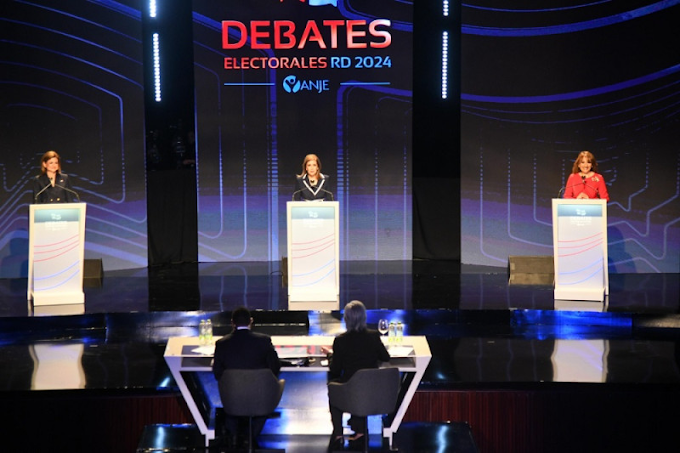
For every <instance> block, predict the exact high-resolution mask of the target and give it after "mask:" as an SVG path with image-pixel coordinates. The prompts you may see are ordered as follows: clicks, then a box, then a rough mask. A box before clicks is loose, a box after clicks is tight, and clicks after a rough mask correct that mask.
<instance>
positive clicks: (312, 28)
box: [298, 20, 326, 49]
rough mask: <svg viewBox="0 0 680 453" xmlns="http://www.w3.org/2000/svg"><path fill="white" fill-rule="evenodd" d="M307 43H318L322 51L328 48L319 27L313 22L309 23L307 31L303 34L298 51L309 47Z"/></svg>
mask: <svg viewBox="0 0 680 453" xmlns="http://www.w3.org/2000/svg"><path fill="white" fill-rule="evenodd" d="M307 41H316V43H317V44H318V45H319V47H320V48H321V49H325V48H326V43H325V42H324V41H323V36H321V32H320V31H319V27H318V26H317V25H316V22H314V21H313V20H309V21H307V25H306V26H305V31H304V32H303V33H302V38H300V44H298V49H303V48H304V47H305V46H306V45H307Z"/></svg>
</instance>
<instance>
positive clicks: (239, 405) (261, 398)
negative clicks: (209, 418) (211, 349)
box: [219, 368, 285, 452]
mask: <svg viewBox="0 0 680 453" xmlns="http://www.w3.org/2000/svg"><path fill="white" fill-rule="evenodd" d="M284 386H285V381H284V380H283V379H277V378H276V376H274V373H272V371H271V370H270V369H268V368H263V369H257V370H226V371H224V373H222V377H221V378H220V382H219V391H220V399H221V400H222V407H223V409H224V413H225V414H226V415H231V416H234V417H248V436H249V438H250V439H249V442H248V451H249V452H252V451H253V444H254V443H255V438H254V436H253V417H264V416H268V415H270V414H271V413H272V412H274V409H276V406H278V405H279V402H280V401H281V395H282V394H283V387H284ZM257 451H265V450H260V449H258V450H257ZM268 451H278V452H281V451H283V450H268Z"/></svg>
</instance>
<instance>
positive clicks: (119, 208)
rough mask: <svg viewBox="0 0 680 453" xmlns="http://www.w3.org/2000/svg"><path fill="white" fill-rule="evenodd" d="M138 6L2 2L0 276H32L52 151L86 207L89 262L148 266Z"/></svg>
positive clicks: (107, 266)
mask: <svg viewBox="0 0 680 453" xmlns="http://www.w3.org/2000/svg"><path fill="white" fill-rule="evenodd" d="M139 5H140V2H138V1H134V0H125V1H102V2H92V1H85V0H69V1H63V0H51V1H50V0H35V1H31V2H26V1H11V0H3V1H2V2H0V137H2V139H1V140H0V147H1V148H2V152H1V153H0V172H1V175H2V188H1V189H0V261H1V263H0V275H1V276H2V277H17V276H21V275H23V276H26V275H27V274H26V270H27V256H28V235H27V228H28V205H29V203H31V202H32V185H31V179H32V177H33V176H35V175H37V174H39V173H40V158H41V157H42V155H43V153H45V152H46V151H48V150H55V151H57V152H58V153H59V154H60V155H61V157H62V168H63V171H64V173H67V174H68V175H70V177H71V180H72V184H73V188H74V189H75V190H76V191H77V192H78V193H79V195H80V199H81V200H82V201H84V202H86V203H87V204H88V208H87V232H86V245H85V247H86V252H85V257H86V258H103V262H104V270H105V271H106V270H112V269H121V268H134V267H146V265H147V239H146V238H147V234H146V196H145V169H144V99H143V73H142V43H141V29H142V27H141V13H140V6H139Z"/></svg>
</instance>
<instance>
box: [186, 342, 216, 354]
mask: <svg viewBox="0 0 680 453" xmlns="http://www.w3.org/2000/svg"><path fill="white" fill-rule="evenodd" d="M191 352H195V353H196V354H203V355H215V345H214V344H207V345H205V346H199V347H197V348H196V349H192V350H191Z"/></svg>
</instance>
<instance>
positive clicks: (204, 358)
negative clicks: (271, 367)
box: [164, 336, 432, 446]
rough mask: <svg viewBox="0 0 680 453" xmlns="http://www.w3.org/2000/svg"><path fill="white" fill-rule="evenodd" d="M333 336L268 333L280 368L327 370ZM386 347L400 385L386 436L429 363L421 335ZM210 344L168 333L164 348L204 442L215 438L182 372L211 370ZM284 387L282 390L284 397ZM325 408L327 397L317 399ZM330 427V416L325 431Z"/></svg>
mask: <svg viewBox="0 0 680 453" xmlns="http://www.w3.org/2000/svg"><path fill="white" fill-rule="evenodd" d="M334 338H335V337H333V336H272V337H271V339H272V343H273V344H274V347H275V348H276V350H277V353H278V354H279V358H280V359H281V361H282V367H281V372H296V373H298V372H307V373H308V372H324V373H325V372H327V371H328V368H327V363H326V362H325V360H324V359H325V354H324V353H322V352H321V347H322V346H324V347H328V348H330V347H331V345H332V344H333V340H334ZM385 340H387V339H385ZM388 351H389V352H390V355H391V356H392V359H391V360H390V362H389V363H385V364H383V366H388V367H398V368H399V371H400V372H402V388H401V392H400V395H399V401H398V403H397V405H398V406H397V411H396V412H395V414H394V417H393V418H392V419H391V421H389V422H390V424H389V426H387V425H385V426H384V428H383V436H384V437H387V438H389V441H390V444H391V442H392V436H393V434H394V433H395V432H397V430H398V429H399V425H400V424H401V421H402V420H403V418H404V415H405V414H406V410H407V409H408V406H409V404H410V403H411V399H412V398H413V395H414V394H415V392H416V390H417V388H418V385H419V384H420V380H421V379H422V377H423V374H424V373H425V370H426V369H427V365H428V364H429V363H430V359H431V357H432V354H431V352H430V347H429V345H428V343H427V339H426V338H425V337H424V336H405V337H404V338H403V340H402V342H401V343H400V344H399V345H395V346H389V347H388ZM213 352H214V345H212V346H200V344H199V339H198V337H171V338H170V339H168V344H167V346H166V348H165V354H164V356H165V361H166V363H167V364H168V367H169V368H170V372H171V373H172V376H173V378H174V379H175V382H176V383H177V386H178V387H179V389H180V391H181V392H182V396H183V397H184V400H185V401H186V403H187V406H188V407H189V410H190V411H191V414H192V416H193V418H194V421H195V422H196V425H197V426H198V428H199V430H200V432H201V434H203V435H205V438H206V446H207V445H208V443H209V441H210V440H212V439H214V438H215V430H214V428H213V427H212V426H211V423H210V417H211V416H212V414H208V413H206V412H205V411H201V410H200V409H199V407H198V404H197V401H196V398H195V397H194V395H193V394H192V391H191V389H189V387H188V386H187V383H186V380H185V376H186V375H187V373H212V367H211V361H212V354H213ZM285 394H286V391H285V390H284V397H285ZM318 403H319V404H320V405H321V406H322V407H323V406H325V408H326V411H327V409H328V400H327V399H324V400H323V401H319V402H318ZM331 430H332V427H331V423H330V418H329V421H328V430H327V433H324V434H330V433H331ZM282 434H284V433H282ZM285 434H309V433H308V432H302V431H300V432H287V433H285Z"/></svg>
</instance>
